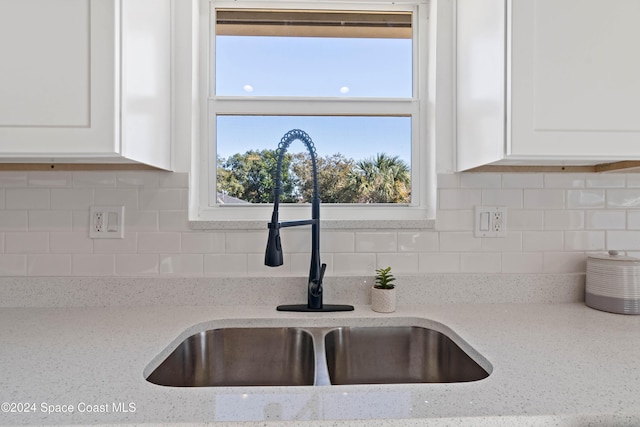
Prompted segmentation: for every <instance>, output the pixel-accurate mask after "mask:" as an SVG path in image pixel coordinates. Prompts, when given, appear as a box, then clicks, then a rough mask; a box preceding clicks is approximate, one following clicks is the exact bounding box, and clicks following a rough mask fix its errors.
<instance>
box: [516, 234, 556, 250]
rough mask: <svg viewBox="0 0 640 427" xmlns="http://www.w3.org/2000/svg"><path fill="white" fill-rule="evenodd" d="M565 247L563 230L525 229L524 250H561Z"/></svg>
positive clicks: (523, 236)
mask: <svg viewBox="0 0 640 427" xmlns="http://www.w3.org/2000/svg"><path fill="white" fill-rule="evenodd" d="M563 247H564V240H563V233H562V231H523V232H522V250H523V251H524V252H536V251H561V250H562V249H563Z"/></svg>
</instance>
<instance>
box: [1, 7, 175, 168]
mask: <svg viewBox="0 0 640 427" xmlns="http://www.w3.org/2000/svg"><path fill="white" fill-rule="evenodd" d="M170 13H171V10H170V0H0V162H37V161H42V160H44V161H52V160H54V161H86V162H94V163H95V162H103V163H107V162H139V163H144V164H148V165H151V166H155V167H159V168H163V169H170V168H171V109H170V94H171V89H170V88H171V81H170V78H171V74H170V70H171V63H170V60H171V50H170V49H171V15H170Z"/></svg>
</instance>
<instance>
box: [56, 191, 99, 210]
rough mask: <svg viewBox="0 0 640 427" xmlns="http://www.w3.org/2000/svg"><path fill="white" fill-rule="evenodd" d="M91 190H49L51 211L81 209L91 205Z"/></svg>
mask: <svg viewBox="0 0 640 427" xmlns="http://www.w3.org/2000/svg"><path fill="white" fill-rule="evenodd" d="M93 200H94V199H93V189H92V188H69V189H66V188H65V189H56V188H54V189H52V190H51V209H53V210H56V209H59V210H74V209H78V210H80V209H82V208H86V207H88V206H90V205H91V204H92V203H93Z"/></svg>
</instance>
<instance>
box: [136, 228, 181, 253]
mask: <svg viewBox="0 0 640 427" xmlns="http://www.w3.org/2000/svg"><path fill="white" fill-rule="evenodd" d="M138 253H141V254H142V253H154V254H158V253H175V254H177V253H180V233H170V232H157V233H147V232H140V233H138Z"/></svg>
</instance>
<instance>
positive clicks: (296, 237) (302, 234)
mask: <svg viewBox="0 0 640 427" xmlns="http://www.w3.org/2000/svg"><path fill="white" fill-rule="evenodd" d="M267 234H268V233H265V234H264V238H262V237H259V238H258V237H256V238H255V241H254V242H253V246H254V247H257V248H260V250H261V251H262V252H264V250H265V248H266V246H267ZM261 236H262V235H261ZM321 237H322V236H321ZM280 240H281V242H282V250H283V251H284V252H285V253H290V254H291V253H296V252H311V231H310V229H306V230H301V229H299V228H298V229H295V228H293V229H291V228H290V229H288V230H280ZM320 240H321V241H322V239H320ZM254 252H255V251H254Z"/></svg>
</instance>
